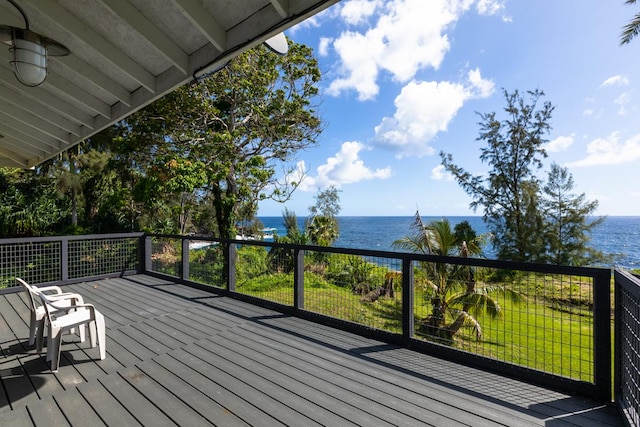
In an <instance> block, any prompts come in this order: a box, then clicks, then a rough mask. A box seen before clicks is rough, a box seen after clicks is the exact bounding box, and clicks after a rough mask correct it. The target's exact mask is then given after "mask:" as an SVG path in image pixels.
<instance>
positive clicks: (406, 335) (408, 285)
mask: <svg viewBox="0 0 640 427" xmlns="http://www.w3.org/2000/svg"><path fill="white" fill-rule="evenodd" d="M414 332H415V331H414V314H413V263H412V261H411V258H409V257H403V258H402V340H403V341H404V342H405V343H409V341H411V339H412V338H413V336H414Z"/></svg>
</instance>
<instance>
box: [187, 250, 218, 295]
mask: <svg viewBox="0 0 640 427" xmlns="http://www.w3.org/2000/svg"><path fill="white" fill-rule="evenodd" d="M224 269H225V260H224V247H223V245H221V244H219V243H216V242H204V241H202V242H193V243H191V244H190V245H189V280H191V281H194V282H197V283H201V284H203V285H210V286H215V287H217V288H225V287H226V277H225V274H224Z"/></svg>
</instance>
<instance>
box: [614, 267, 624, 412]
mask: <svg viewBox="0 0 640 427" xmlns="http://www.w3.org/2000/svg"><path fill="white" fill-rule="evenodd" d="M613 286H614V288H613V289H614V291H613V292H614V296H613V303H614V309H613V320H614V327H613V333H614V335H613V343H614V347H613V369H614V372H613V400H614V401H615V402H618V399H619V397H620V395H621V390H620V388H621V384H622V382H621V379H622V366H621V364H622V288H621V284H620V282H619V279H618V271H617V270H616V271H614V272H613Z"/></svg>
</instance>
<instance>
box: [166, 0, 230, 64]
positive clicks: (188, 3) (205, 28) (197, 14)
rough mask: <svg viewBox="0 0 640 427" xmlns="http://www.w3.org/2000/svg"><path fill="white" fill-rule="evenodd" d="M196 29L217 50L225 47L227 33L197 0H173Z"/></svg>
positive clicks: (222, 49)
mask: <svg viewBox="0 0 640 427" xmlns="http://www.w3.org/2000/svg"><path fill="white" fill-rule="evenodd" d="M173 1H174V2H175V3H176V5H177V6H178V7H179V8H180V9H181V10H182V13H183V14H184V16H186V17H187V18H188V19H189V20H190V21H191V22H192V23H193V25H195V26H196V27H197V28H198V30H199V31H200V32H201V33H202V34H203V35H204V36H205V37H206V38H207V39H208V40H209V41H210V42H211V44H213V45H214V46H215V48H216V49H218V50H219V51H221V52H222V51H224V50H226V49H227V34H226V31H225V30H224V28H222V27H221V26H220V24H218V22H217V21H216V20H215V18H214V17H213V16H211V14H210V13H209V12H208V11H207V9H205V8H204V6H202V2H200V1H198V0H173Z"/></svg>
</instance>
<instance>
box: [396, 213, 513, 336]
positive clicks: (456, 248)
mask: <svg viewBox="0 0 640 427" xmlns="http://www.w3.org/2000/svg"><path fill="white" fill-rule="evenodd" d="M465 227H466V228H467V229H470V227H469V226H468V223H467V224H465V225H464V226H463V227H457V226H456V230H452V228H451V224H450V223H449V220H447V219H442V220H437V221H431V222H430V223H428V224H426V225H425V224H424V223H423V221H422V218H421V216H420V213H419V212H418V211H416V214H415V217H414V221H413V223H412V225H411V230H412V234H410V235H408V236H405V237H402V238H401V239H398V240H396V241H395V242H393V246H394V247H395V248H398V249H402V250H407V251H410V252H414V253H421V254H426V255H441V256H459V257H472V256H480V255H481V254H482V243H483V242H484V240H485V239H486V238H487V237H488V236H487V235H481V236H475V232H472V233H471V234H469V232H468V231H467V233H460V232H459V231H460V230H461V229H464V228H465ZM456 231H458V232H456ZM465 236H466V237H468V238H469V237H470V239H469V240H463V237H465ZM475 273H476V272H475V268H474V267H471V266H465V265H457V264H447V263H438V262H421V263H420V265H419V271H418V274H417V277H420V278H421V280H420V281H421V282H423V283H421V284H422V285H423V286H424V295H425V298H427V299H428V300H429V302H430V304H431V313H430V314H429V315H428V316H427V317H426V318H424V319H422V320H421V321H420V323H419V330H420V331H421V332H423V333H425V334H426V335H427V336H429V337H430V338H434V339H436V340H438V341H443V342H446V343H449V344H451V343H453V337H454V336H455V335H456V334H457V333H458V332H459V331H460V329H461V328H462V327H463V326H465V327H470V328H472V330H473V331H474V332H475V335H476V338H477V339H478V340H479V339H481V338H482V328H481V325H480V322H479V321H478V320H477V318H478V315H479V314H484V315H488V316H490V317H492V318H497V317H500V316H501V315H502V309H501V307H500V305H499V304H498V301H497V300H496V299H494V298H493V297H492V294H494V293H501V294H505V295H509V296H510V297H511V299H512V300H514V301H516V302H517V301H518V300H519V298H520V297H519V295H518V294H517V293H515V292H512V291H509V290H506V289H504V288H503V287H502V286H478V284H477V283H476V280H475Z"/></svg>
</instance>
